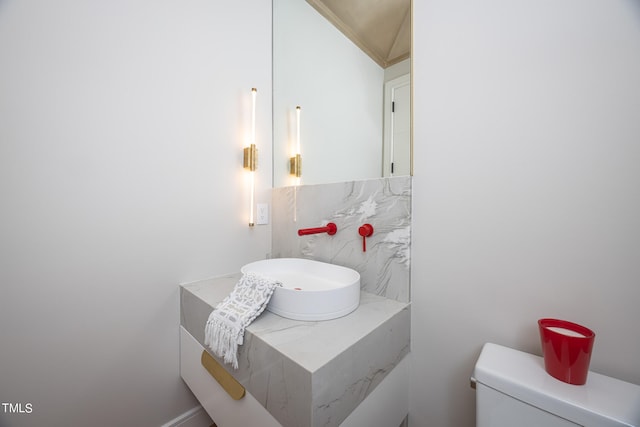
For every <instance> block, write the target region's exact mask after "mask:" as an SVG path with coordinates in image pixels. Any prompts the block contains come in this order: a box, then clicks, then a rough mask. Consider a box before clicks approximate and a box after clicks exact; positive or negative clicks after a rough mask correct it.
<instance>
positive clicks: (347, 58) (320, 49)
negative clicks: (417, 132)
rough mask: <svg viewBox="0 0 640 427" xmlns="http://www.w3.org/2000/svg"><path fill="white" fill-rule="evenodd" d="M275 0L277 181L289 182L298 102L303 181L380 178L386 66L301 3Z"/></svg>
mask: <svg viewBox="0 0 640 427" xmlns="http://www.w3.org/2000/svg"><path fill="white" fill-rule="evenodd" d="M273 3H274V12H273V13H274V35H273V38H274V58H275V59H274V64H275V67H274V82H273V86H274V97H273V98H274V106H273V108H274V145H275V147H276V149H275V150H274V151H275V163H274V184H275V186H276V187H280V186H283V185H293V184H295V181H294V180H293V179H292V178H291V177H290V175H289V172H288V171H289V169H288V168H289V163H288V161H289V157H291V155H292V152H291V146H292V144H294V143H295V140H296V118H295V107H296V106H297V105H300V106H301V109H302V110H301V120H300V121H301V126H300V128H301V132H300V133H301V136H300V139H301V146H302V148H301V154H302V183H303V184H321V183H328V182H339V181H349V180H354V179H367V178H379V177H381V176H382V119H383V111H382V96H383V84H384V70H383V69H382V68H381V67H380V66H379V65H378V64H376V63H375V62H374V61H373V60H372V59H371V58H370V57H369V56H367V55H366V54H365V53H364V52H362V51H361V50H360V49H359V48H358V47H356V45H354V44H353V43H352V42H351V41H350V40H349V39H347V38H346V37H345V36H344V35H343V34H342V33H341V32H340V31H338V30H337V29H336V28H335V27H334V26H333V25H332V24H330V23H329V21H327V20H326V19H325V18H324V17H323V16H322V15H320V14H319V13H318V12H317V11H316V10H315V9H313V7H311V6H310V5H309V4H308V3H307V2H305V1H301V0H277V1H274V2H273Z"/></svg>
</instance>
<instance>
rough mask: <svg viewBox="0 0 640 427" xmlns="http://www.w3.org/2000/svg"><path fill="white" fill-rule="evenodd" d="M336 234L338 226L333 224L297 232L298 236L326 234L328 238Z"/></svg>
mask: <svg viewBox="0 0 640 427" xmlns="http://www.w3.org/2000/svg"><path fill="white" fill-rule="evenodd" d="M337 232H338V226H337V225H335V224H334V223H333V222H330V223H328V224H327V225H326V226H325V227H316V228H301V229H300V230H298V236H306V235H309V234H319V233H327V234H328V235H329V236H333V235H334V234H336V233H337Z"/></svg>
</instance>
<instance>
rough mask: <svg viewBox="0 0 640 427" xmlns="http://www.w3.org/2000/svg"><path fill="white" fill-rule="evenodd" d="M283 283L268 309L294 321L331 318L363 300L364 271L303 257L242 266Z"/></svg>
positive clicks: (336, 316) (243, 270) (349, 310)
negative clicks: (361, 278)
mask: <svg viewBox="0 0 640 427" xmlns="http://www.w3.org/2000/svg"><path fill="white" fill-rule="evenodd" d="M240 271H241V272H242V273H248V272H254V273H258V274H261V275H263V276H266V277H271V278H274V279H276V280H279V281H280V282H282V287H278V288H276V290H275V291H274V293H273V295H272V296H271V300H270V301H269V304H268V305H267V310H269V311H270V312H272V313H275V314H277V315H279V316H282V317H286V318H288V319H294V320H330V319H335V318H338V317H342V316H346V315H347V314H349V313H351V312H352V311H353V310H355V309H356V308H357V307H358V304H359V303H360V273H358V272H357V271H355V270H352V269H350V268H347V267H342V266H339V265H333V264H328V263H325V262H320V261H313V260H309V259H302V258H275V259H265V260H262V261H256V262H252V263H250V264H247V265H245V266H244V267H242V268H241V269H240Z"/></svg>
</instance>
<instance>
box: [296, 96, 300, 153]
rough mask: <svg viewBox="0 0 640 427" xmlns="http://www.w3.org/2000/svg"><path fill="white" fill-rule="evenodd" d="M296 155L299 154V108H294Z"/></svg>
mask: <svg viewBox="0 0 640 427" xmlns="http://www.w3.org/2000/svg"><path fill="white" fill-rule="evenodd" d="M296 154H300V106H299V105H298V106H296Z"/></svg>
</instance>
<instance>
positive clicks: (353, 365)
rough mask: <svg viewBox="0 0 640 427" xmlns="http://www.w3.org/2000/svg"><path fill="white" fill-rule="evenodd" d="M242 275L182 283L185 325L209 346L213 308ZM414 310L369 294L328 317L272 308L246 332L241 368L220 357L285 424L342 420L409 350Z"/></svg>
mask: <svg viewBox="0 0 640 427" xmlns="http://www.w3.org/2000/svg"><path fill="white" fill-rule="evenodd" d="M239 277H240V275H239V274H231V275H227V276H222V277H218V278H214V279H209V280H204V281H200V282H195V283H192V284H186V285H182V286H181V288H180V300H181V324H182V326H183V327H184V328H185V329H187V331H188V332H189V333H190V334H191V335H192V336H193V337H194V338H195V339H196V340H197V341H198V342H200V344H201V345H203V346H204V326H205V323H206V320H207V318H208V315H209V313H210V312H211V310H212V309H213V307H215V305H216V304H218V303H219V302H220V301H222V299H224V297H225V296H226V295H228V294H229V293H230V292H231V290H232V289H233V286H234V285H235V283H236V282H237V280H238V279H239ZM409 310H410V305H409V304H408V303H402V302H399V301H396V300H392V299H388V298H384V297H380V296H378V295H373V294H371V293H368V292H362V293H361V298H360V306H359V307H358V309H356V310H355V311H354V312H353V313H351V314H349V315H347V316H344V317H341V318H338V319H333V320H328V321H322V322H305V321H298V320H291V319H285V318H283V317H280V316H278V315H275V314H273V313H270V312H267V311H265V312H263V313H262V314H261V315H260V316H259V317H258V318H257V319H256V320H255V321H254V322H253V323H252V324H250V325H249V326H248V327H247V328H246V330H245V337H244V344H243V345H242V346H240V348H239V352H238V364H239V367H238V370H233V369H232V368H231V367H229V366H228V365H224V363H223V362H222V360H220V358H217V357H216V359H217V360H218V361H219V362H221V364H223V366H225V368H227V370H228V371H229V372H230V373H231V374H232V375H233V376H234V377H235V378H236V379H237V380H238V381H239V382H240V383H242V385H243V386H244V387H246V389H247V390H248V391H249V393H251V394H252V395H253V397H255V398H256V400H258V401H259V402H260V403H261V404H262V405H263V406H264V407H265V408H266V409H267V410H268V411H269V412H270V413H271V414H272V415H273V416H274V418H276V419H277V420H278V422H280V423H281V424H282V425H283V426H285V427H289V426H291V427H293V426H296V427H315V426H338V425H340V423H341V422H342V421H344V420H345V419H346V418H347V416H348V415H349V414H350V413H351V412H352V411H353V410H354V409H355V408H356V407H357V406H358V405H359V404H360V403H361V402H362V401H363V400H364V399H365V398H366V397H367V396H368V395H369V393H370V392H371V391H372V390H373V389H374V388H375V387H376V386H377V385H378V384H379V383H380V382H381V381H382V380H383V379H384V378H385V376H386V375H387V374H388V373H389V372H390V371H391V370H392V369H393V368H394V367H395V366H396V365H397V364H398V363H399V362H400V361H401V360H402V358H403V357H404V356H405V355H406V354H408V352H409V342H410V311H409Z"/></svg>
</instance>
